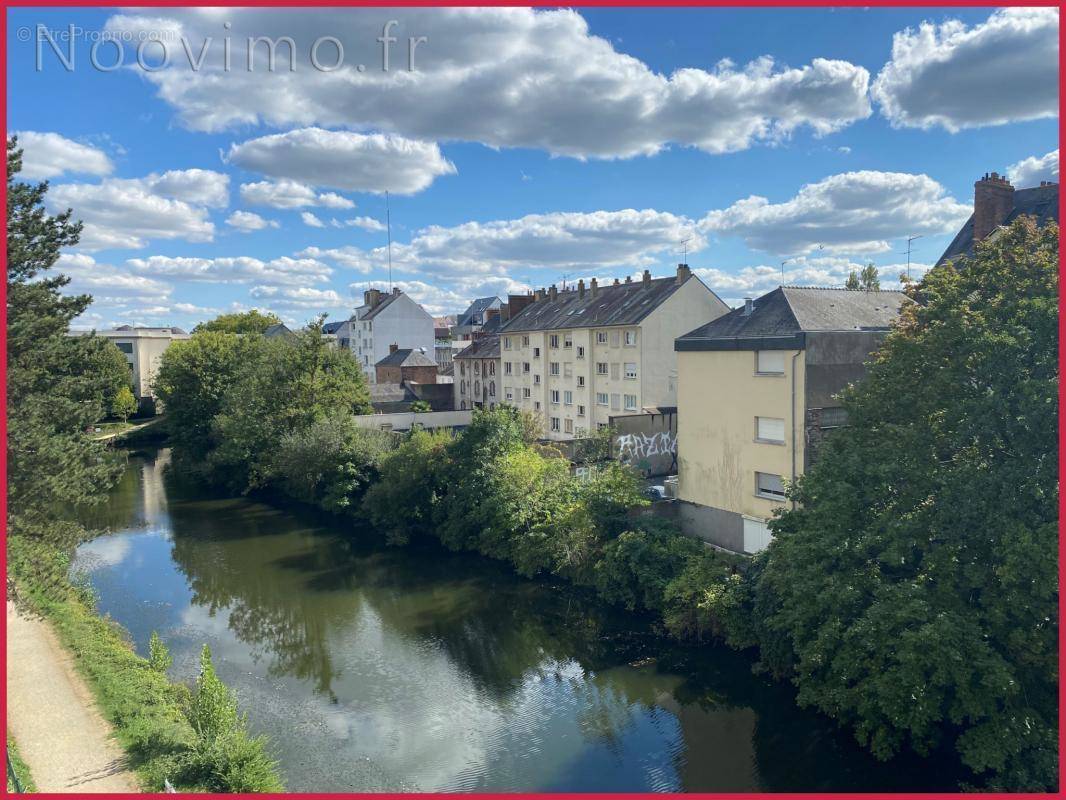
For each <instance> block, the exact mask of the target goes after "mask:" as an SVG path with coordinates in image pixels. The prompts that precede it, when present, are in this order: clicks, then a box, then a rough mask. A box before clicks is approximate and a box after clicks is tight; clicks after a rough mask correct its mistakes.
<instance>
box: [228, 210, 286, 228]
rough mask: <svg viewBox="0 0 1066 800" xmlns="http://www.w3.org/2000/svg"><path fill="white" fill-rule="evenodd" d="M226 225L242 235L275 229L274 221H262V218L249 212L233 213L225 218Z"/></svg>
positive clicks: (276, 224)
mask: <svg viewBox="0 0 1066 800" xmlns="http://www.w3.org/2000/svg"><path fill="white" fill-rule="evenodd" d="M226 224H227V225H229V226H230V227H231V228H236V229H237V230H239V231H243V232H244V233H251V232H252V231H261V230H263V229H264V228H277V227H278V223H277V221H276V220H272V219H269V220H268V219H263V217H261V216H259V215H258V214H255V213H253V212H251V211H234V212H233V213H232V214H230V215H229V216H228V217H226Z"/></svg>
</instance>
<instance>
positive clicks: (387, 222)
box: [385, 189, 392, 294]
mask: <svg viewBox="0 0 1066 800" xmlns="http://www.w3.org/2000/svg"><path fill="white" fill-rule="evenodd" d="M385 230H386V231H387V234H386V235H387V236H388V237H389V294H392V212H391V210H390V209H389V190H388V189H386V190H385Z"/></svg>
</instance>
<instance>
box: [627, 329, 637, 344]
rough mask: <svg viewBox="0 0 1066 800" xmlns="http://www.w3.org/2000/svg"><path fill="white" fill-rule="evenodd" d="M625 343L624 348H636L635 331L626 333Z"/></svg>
mask: <svg viewBox="0 0 1066 800" xmlns="http://www.w3.org/2000/svg"><path fill="white" fill-rule="evenodd" d="M625 342H626V347H636V346H637V332H636V331H626V339H625Z"/></svg>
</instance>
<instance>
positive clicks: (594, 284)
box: [589, 278, 600, 297]
mask: <svg viewBox="0 0 1066 800" xmlns="http://www.w3.org/2000/svg"><path fill="white" fill-rule="evenodd" d="M589 289H590V290H591V292H592V296H593V297H595V296H596V295H598V294H599V293H600V285H599V283H597V282H596V279H595V278H593V279H592V280H591V281H589Z"/></svg>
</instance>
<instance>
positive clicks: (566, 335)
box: [563, 333, 574, 348]
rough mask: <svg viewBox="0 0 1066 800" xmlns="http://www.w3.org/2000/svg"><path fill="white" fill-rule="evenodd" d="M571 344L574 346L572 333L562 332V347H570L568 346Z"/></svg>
mask: <svg viewBox="0 0 1066 800" xmlns="http://www.w3.org/2000/svg"><path fill="white" fill-rule="evenodd" d="M573 346H574V337H573V334H569V333H564V334H563V347H564V348H570V347H573Z"/></svg>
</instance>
